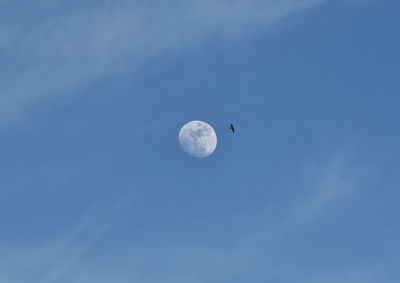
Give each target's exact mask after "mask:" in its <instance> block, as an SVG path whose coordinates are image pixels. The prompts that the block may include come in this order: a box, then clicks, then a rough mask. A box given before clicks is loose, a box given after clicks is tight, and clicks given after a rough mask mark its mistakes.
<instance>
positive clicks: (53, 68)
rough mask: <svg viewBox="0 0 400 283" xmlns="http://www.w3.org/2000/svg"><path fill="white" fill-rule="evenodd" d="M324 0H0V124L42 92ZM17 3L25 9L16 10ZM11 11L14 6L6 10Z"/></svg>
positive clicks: (234, 34) (265, 23)
mask: <svg viewBox="0 0 400 283" xmlns="http://www.w3.org/2000/svg"><path fill="white" fill-rule="evenodd" d="M321 2H324V0H279V1H278V0H267V1H266V0H246V1H244V0H234V1H226V0H206V1H195V0H190V1H182V0H174V1H167V2H166V1H122V0H121V1H100V0H93V1H88V2H85V3H84V4H82V3H80V4H79V3H78V2H75V1H57V2H53V1H35V2H34V3H30V2H29V1H28V2H27V3H25V4H26V5H17V6H16V4H15V3H13V1H5V2H3V3H2V4H1V5H2V7H1V8H2V9H0V10H1V11H2V12H0V17H1V18H2V20H0V25H1V27H0V62H1V63H2V64H1V67H0V74H1V79H0V93H1V96H0V105H1V109H0V110H1V111H0V113H2V115H1V116H0V122H2V123H4V122H6V121H10V120H11V121H13V120H14V119H15V118H17V117H19V116H20V115H21V113H22V112H24V110H25V109H26V106H27V105H29V104H31V103H33V102H35V101H38V100H39V99H41V98H43V97H48V96H55V95H59V94H60V93H62V92H64V93H73V90H74V89H76V88H79V86H82V85H84V84H90V83H91V82H94V81H96V80H98V79H100V78H102V77H105V76H108V75H112V74H115V73H119V72H123V70H124V69H126V67H129V68H131V69H132V68H137V67H139V66H140V65H141V64H143V62H145V61H146V60H148V59H150V58H154V57H157V56H161V55H178V54H179V52H182V51H183V50H185V49H188V48H191V47H198V46H201V45H202V44H204V43H206V42H207V41H209V40H211V39H213V38H214V39H215V38H218V39H221V38H222V39H230V40H235V39H240V38H243V37H244V36H246V35H248V34H252V33H255V32H258V31H261V30H265V29H267V28H269V27H270V26H271V24H273V23H275V22H277V21H278V20H281V19H283V18H285V17H287V16H288V15H290V14H292V13H293V12H296V11H299V10H303V9H306V8H310V7H313V6H315V5H317V4H319V3H321ZM21 7H23V8H21ZM11 11H13V12H11Z"/></svg>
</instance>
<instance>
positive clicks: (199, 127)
mask: <svg viewBox="0 0 400 283" xmlns="http://www.w3.org/2000/svg"><path fill="white" fill-rule="evenodd" d="M179 143H180V144H181V146H182V148H183V149H184V150H185V151H186V152H187V153H189V154H190V155H193V156H194V157H198V158H203V157H206V156H209V155H210V154H212V153H213V152H214V150H215V148H216V147H217V134H216V133H215V131H214V129H213V128H212V127H211V126H210V125H209V124H207V123H206V122H202V121H192V122H189V123H187V124H186V125H184V126H183V127H182V129H181V130H180V131H179Z"/></svg>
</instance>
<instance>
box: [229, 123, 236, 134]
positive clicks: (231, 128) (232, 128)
mask: <svg viewBox="0 0 400 283" xmlns="http://www.w3.org/2000/svg"><path fill="white" fill-rule="evenodd" d="M229 129H230V130H232V132H233V133H234V132H235V128H234V127H233V125H232V124H231V126H230V127H229Z"/></svg>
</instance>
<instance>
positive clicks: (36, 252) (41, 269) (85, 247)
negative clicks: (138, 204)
mask: <svg viewBox="0 0 400 283" xmlns="http://www.w3.org/2000/svg"><path fill="white" fill-rule="evenodd" d="M131 201H132V194H131V193H129V194H128V195H126V196H124V198H123V199H120V200H118V201H116V202H114V203H113V204H111V205H106V206H104V205H97V206H94V207H92V208H91V209H88V212H87V213H86V214H85V215H84V216H83V217H82V219H81V220H80V221H79V222H78V223H77V224H76V225H75V226H74V227H72V229H71V230H70V231H69V232H66V233H65V235H62V236H59V237H54V239H53V240H51V241H49V242H47V243H44V244H43V245H35V246H33V247H31V248H20V249H19V248H14V249H11V250H8V249H3V251H2V255H1V256H0V281H1V282H10V283H16V282H38V283H50V282H64V281H62V280H63V279H62V278H64V277H66V274H68V273H69V272H70V270H71V269H73V268H74V267H75V266H76V264H78V263H79V261H80V258H81V257H82V256H83V255H84V254H85V253H87V252H88V251H89V250H90V249H91V248H92V246H93V245H94V244H95V243H96V241H97V239H98V238H99V237H100V236H101V235H103V234H104V233H105V232H106V231H107V230H108V229H109V228H110V227H111V225H112V223H113V221H114V220H115V217H117V215H118V214H119V213H120V212H121V211H122V210H123V209H124V207H125V206H126V205H127V204H129V203H130V202H131ZM60 280H61V281H60Z"/></svg>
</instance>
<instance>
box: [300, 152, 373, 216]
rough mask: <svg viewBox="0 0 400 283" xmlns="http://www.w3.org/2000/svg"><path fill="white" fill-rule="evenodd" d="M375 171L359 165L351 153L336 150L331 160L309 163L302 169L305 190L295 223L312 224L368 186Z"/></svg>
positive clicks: (363, 164) (368, 166)
mask: <svg viewBox="0 0 400 283" xmlns="http://www.w3.org/2000/svg"><path fill="white" fill-rule="evenodd" d="M373 173H374V170H373V168H372V167H371V166H370V165H367V164H365V163H361V162H357V161H356V160H355V156H354V153H352V152H351V151H349V150H337V151H336V152H334V153H333V154H331V156H330V157H328V158H325V159H322V160H319V161H318V160H317V161H310V162H308V163H306V164H305V165H304V168H303V174H302V175H303V184H302V187H303V189H302V190H301V192H302V193H303V194H304V196H300V197H299V198H298V199H297V200H296V205H295V208H294V214H293V218H292V219H293V220H294V221H296V222H309V221H312V220H313V219H315V218H316V217H318V216H320V215H323V214H324V213H325V212H326V211H327V210H329V209H331V208H334V206H335V204H337V203H338V202H340V201H341V200H343V199H345V198H346V197H349V196H351V194H352V193H354V192H356V191H357V190H360V189H362V188H364V187H367V186H368V185H369V182H370V181H371V180H372V178H373V175H374V174H373Z"/></svg>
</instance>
